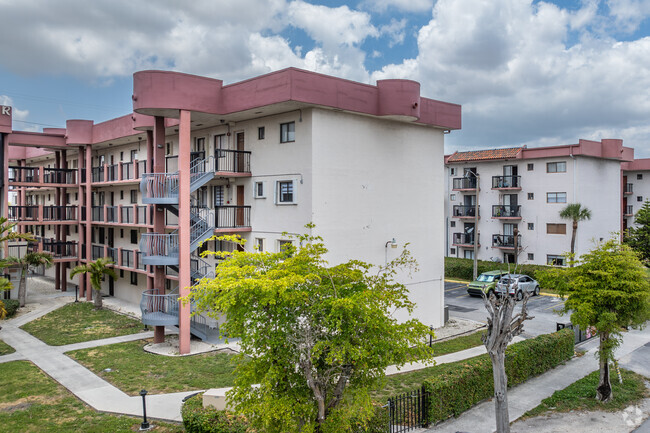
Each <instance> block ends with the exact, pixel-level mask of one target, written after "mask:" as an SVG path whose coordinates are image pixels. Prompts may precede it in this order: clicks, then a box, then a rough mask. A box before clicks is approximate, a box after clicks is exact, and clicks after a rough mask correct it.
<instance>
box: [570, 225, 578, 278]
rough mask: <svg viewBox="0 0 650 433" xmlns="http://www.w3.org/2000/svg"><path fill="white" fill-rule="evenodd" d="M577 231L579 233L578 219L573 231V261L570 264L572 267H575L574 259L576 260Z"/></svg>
mask: <svg viewBox="0 0 650 433" xmlns="http://www.w3.org/2000/svg"><path fill="white" fill-rule="evenodd" d="M577 233H578V221H573V233H571V263H570V264H569V266H570V267H573V261H574V260H575V253H576V234H577Z"/></svg>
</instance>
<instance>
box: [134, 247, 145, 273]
mask: <svg viewBox="0 0 650 433" xmlns="http://www.w3.org/2000/svg"><path fill="white" fill-rule="evenodd" d="M135 258H136V261H137V266H138V267H137V269H139V270H141V271H146V270H147V265H145V264H144V263H143V262H142V252H141V251H137V252H136V253H135Z"/></svg>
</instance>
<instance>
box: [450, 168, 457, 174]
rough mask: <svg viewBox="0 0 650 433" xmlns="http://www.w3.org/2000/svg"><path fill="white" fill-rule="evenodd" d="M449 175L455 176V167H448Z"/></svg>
mask: <svg viewBox="0 0 650 433" xmlns="http://www.w3.org/2000/svg"><path fill="white" fill-rule="evenodd" d="M449 175H450V176H455V175H456V168H455V167H451V168H450V169H449Z"/></svg>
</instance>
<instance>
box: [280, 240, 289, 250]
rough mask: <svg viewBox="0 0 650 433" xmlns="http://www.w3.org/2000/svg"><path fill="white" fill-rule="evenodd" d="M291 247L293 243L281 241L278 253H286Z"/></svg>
mask: <svg viewBox="0 0 650 433" xmlns="http://www.w3.org/2000/svg"><path fill="white" fill-rule="evenodd" d="M291 245H293V241H285V240H279V241H278V251H279V252H282V251H285V250H286V249H287V248H288V247H289V246H291Z"/></svg>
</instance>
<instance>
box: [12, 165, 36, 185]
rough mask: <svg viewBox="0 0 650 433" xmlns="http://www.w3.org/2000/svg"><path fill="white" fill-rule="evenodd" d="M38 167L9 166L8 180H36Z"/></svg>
mask: <svg viewBox="0 0 650 433" xmlns="http://www.w3.org/2000/svg"><path fill="white" fill-rule="evenodd" d="M38 181H39V179H38V167H17V166H10V167H9V182H38Z"/></svg>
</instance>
